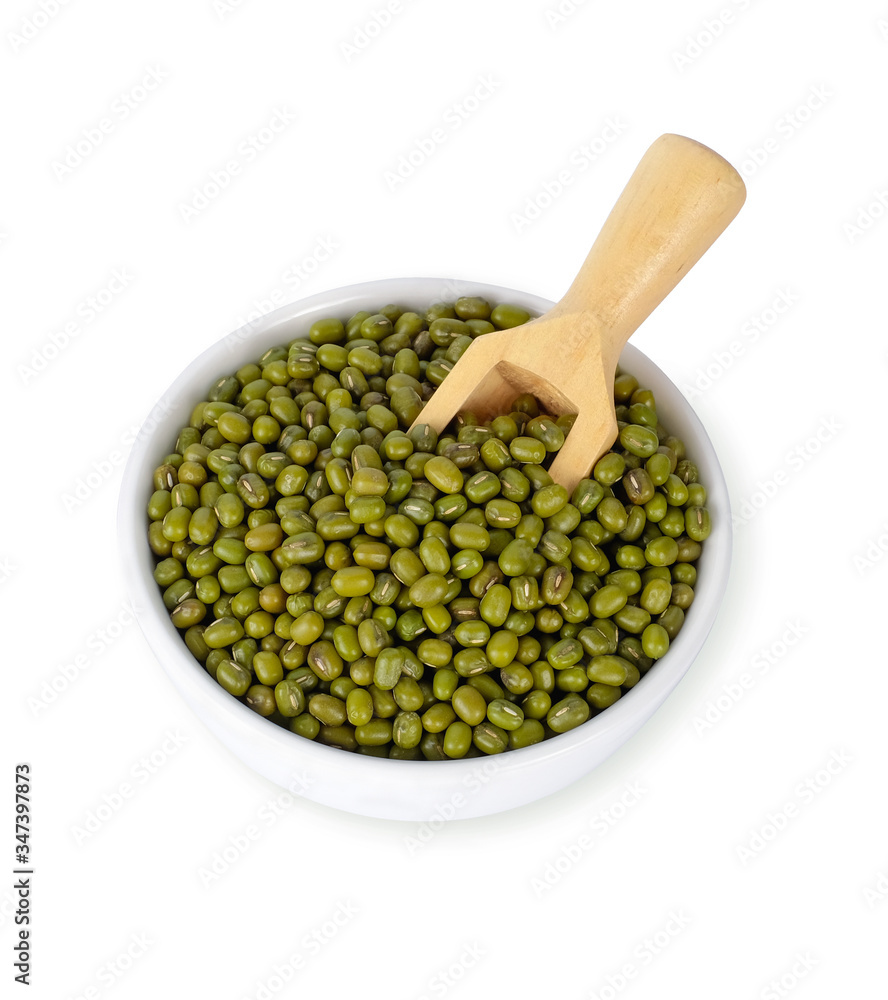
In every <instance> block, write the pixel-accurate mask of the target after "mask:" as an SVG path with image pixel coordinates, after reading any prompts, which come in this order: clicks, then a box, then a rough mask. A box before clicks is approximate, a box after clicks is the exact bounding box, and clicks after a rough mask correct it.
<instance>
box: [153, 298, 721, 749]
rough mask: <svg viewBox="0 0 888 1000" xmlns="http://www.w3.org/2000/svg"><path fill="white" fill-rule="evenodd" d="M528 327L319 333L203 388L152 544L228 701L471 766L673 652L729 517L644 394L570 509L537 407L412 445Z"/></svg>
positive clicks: (525, 406)
mask: <svg viewBox="0 0 888 1000" xmlns="http://www.w3.org/2000/svg"><path fill="white" fill-rule="evenodd" d="M529 318H530V316H529V314H528V313H527V312H526V311H525V310H523V309H521V308H519V307H517V306H514V305H509V304H499V305H496V306H495V307H494V306H492V305H491V304H490V303H489V302H487V301H486V300H484V299H482V298H479V297H472V296H467V297H464V298H460V299H458V300H457V301H456V302H454V303H445V302H436V303H434V304H432V305H431V306H430V307H429V308H428V309H427V310H426V311H425V312H413V311H402V310H401V309H399V308H398V307H396V306H394V305H389V306H385V307H383V308H382V309H380V310H379V311H378V312H374V313H371V312H369V311H361V312H358V313H356V314H355V315H354V316H352V317H351V318H349V319H348V320H347V321H346V322H343V321H342V320H341V319H335V318H331V319H322V320H319V321H317V322H315V323H314V324H313V325H312V326H311V328H310V329H309V331H308V336H307V338H298V339H295V340H293V341H291V342H290V343H289V344H286V345H282V346H280V347H275V348H272V349H271V350H268V351H266V352H265V353H264V354H263V355H262V357H260V358H258V360H257V361H256V362H255V363H251V364H246V365H244V366H243V367H242V368H240V369H239V370H238V371H236V372H235V373H234V374H231V375H225V376H223V377H221V378H219V379H218V380H217V381H216V382H215V383H214V384H213V385H212V386H210V387H209V390H208V392H207V395H206V398H205V399H204V400H202V401H201V402H199V403H198V404H197V405H196V406H195V407H194V410H193V412H192V414H191V417H190V420H189V422H188V425H187V426H186V427H183V428H182V429H181V431H180V432H179V435H178V439H177V440H176V442H175V447H174V449H173V451H172V452H171V453H170V454H169V455H167V456H166V457H165V458H164V460H163V461H162V463H161V464H160V465H159V466H158V468H157V469H155V471H154V476H153V479H154V482H153V487H154V492H153V493H152V495H151V498H150V500H149V502H148V505H147V513H148V518H149V523H148V541H149V544H150V547H151V551H152V552H153V554H154V558H155V567H154V578H155V580H156V582H157V584H158V585H159V586H160V587H161V588H162V592H163V602H164V604H165V606H166V608H167V610H168V612H169V615H170V619H171V621H172V623H173V625H174V626H175V627H176V628H177V629H179V630H180V632H181V635H182V637H183V639H184V642H185V644H186V645H187V647H188V649H189V650H190V651H191V653H192V654H193V656H194V657H195V658H196V659H197V660H198V661H199V662H200V663H201V664H203V667H204V668H205V669H206V671H207V672H208V673H209V674H210V675H211V676H212V677H213V678H214V679H215V680H216V681H217V682H218V683H219V684H220V685H221V686H222V687H223V688H224V689H225V690H226V691H227V692H229V693H230V694H231V695H232V696H233V697H235V698H238V699H239V700H240V701H241V702H243V703H244V704H245V705H247V706H249V708H251V709H252V710H253V711H254V712H257V713H258V714H259V715H261V716H264V717H265V718H267V719H268V720H270V721H271V722H273V723H276V724H277V725H279V726H282V727H284V728H287V729H289V730H290V731H291V732H293V733H295V734H298V735H299V736H302V737H304V738H306V739H310V740H316V741H318V742H320V743H323V744H326V745H328V746H331V747H336V748H339V749H342V750H350V751H357V752H358V753H364V754H371V755H374V756H380V757H390V758H397V759H406V760H417V759H424V760H446V759H454V758H462V757H476V756H480V755H485V754H498V753H501V752H503V751H505V750H511V749H520V748H522V747H527V746H530V745H532V744H535V743H539V742H541V741H542V740H545V739H548V738H551V737H554V736H557V735H558V734H559V733H564V732H567V731H568V730H571V729H574V728H575V727H577V726H579V725H582V724H583V723H584V722H586V721H587V720H588V719H590V718H591V717H594V716H595V715H597V714H599V713H600V712H602V711H604V710H605V709H607V708H608V707H609V706H611V705H613V704H614V702H616V701H617V700H618V699H619V698H620V697H621V696H622V695H623V694H624V693H625V692H626V691H628V690H629V689H630V688H632V687H633V686H634V685H635V684H637V683H638V681H639V680H640V678H641V677H642V676H643V675H644V674H645V672H646V671H647V670H648V669H650V668H651V666H652V665H653V664H654V662H655V661H656V660H657V659H659V658H660V657H662V656H663V655H664V654H665V653H666V652H667V650H668V648H669V644H670V641H671V640H672V639H674V638H675V636H676V635H677V634H678V631H679V629H680V628H681V626H682V622H683V620H684V616H685V612H686V611H687V609H688V607H689V606H690V605H691V602H692V601H693V599H694V589H693V588H694V585H695V582H696V575H697V574H696V567H695V562H696V560H697V559H698V557H699V555H700V552H701V543H702V542H703V541H704V540H705V539H706V537H707V536H708V534H709V531H710V517H709V512H708V510H707V508H706V490H705V488H704V487H703V485H701V484H700V483H699V482H698V481H697V478H698V474H697V468H696V466H695V465H694V464H693V462H691V461H690V460H689V459H688V458H687V457H686V456H685V449H684V445H683V444H682V442H681V441H680V440H678V439H677V438H676V437H674V436H672V435H671V434H670V433H669V432H668V431H667V430H666V429H665V428H664V427H663V426H662V425H661V424H660V422H659V420H658V417H657V411H656V403H655V400H654V397H653V394H652V393H651V392H650V391H649V390H647V389H645V388H642V387H640V386H639V384H638V382H637V380H636V379H635V378H634V377H633V376H632V375H631V374H629V373H627V372H624V371H620V372H618V373H617V376H616V379H615V382H614V401H615V405H616V412H617V420H618V428H619V435H618V438H617V440H616V441H615V442H614V445H613V447H612V448H611V450H610V451H609V452H607V453H606V454H605V455H604V456H603V457H602V458H601V459H600V460H599V461H598V462H597V464H596V465H595V466H594V469H593V471H592V475H591V478H588V479H584V480H582V481H581V482H580V483H579V485H578V486H577V487H576V489H575V490H574V491H573V492H572V494H570V495H569V494H568V492H567V490H566V489H565V488H564V487H563V486H561V485H559V484H558V483H555V482H553V480H552V478H551V476H550V475H549V473H548V472H547V471H546V470H547V467H548V466H549V465H550V464H551V460H552V457H553V455H554V454H555V453H556V452H557V451H558V449H559V448H560V447H561V445H562V444H563V443H564V439H565V435H566V434H567V433H569V431H570V427H571V423H572V418H571V417H570V416H558V417H553V416H550V415H547V414H545V413H541V412H540V410H539V406H538V404H537V401H536V400H535V399H534V398H533V397H532V396H528V395H521V396H518V397H517V398H516V399H515V400H514V402H513V404H512V410H511V412H509V413H506V414H503V415H501V416H497V417H496V418H495V419H493V420H491V421H489V422H488V423H483V422H481V421H479V420H478V419H476V417H475V416H474V415H473V414H471V413H462V414H460V415H459V416H458V418H457V419H456V421H454V423H453V424H452V425H451V426H450V427H449V428H448V430H447V431H446V432H445V433H443V434H441V435H438V434H436V433H435V432H434V431H432V430H431V428H430V427H429V426H428V425H424V424H422V423H418V424H417V426H416V427H414V428H413V429H412V430H410V429H409V428H410V427H411V425H412V424H413V423H414V421H415V420H416V418H417V417H419V416H420V414H421V412H422V408H423V405H424V404H425V402H426V401H427V400H428V399H429V397H430V396H431V394H432V393H433V392H434V391H435V388H436V387H437V386H439V385H440V384H441V382H442V381H443V380H444V378H446V376H447V373H448V372H449V371H450V370H451V369H452V367H453V365H454V364H455V363H456V362H457V360H458V359H459V357H460V356H461V355H462V353H463V352H464V351H465V350H466V349H467V348H468V346H469V345H470V344H471V343H472V340H473V339H474V338H475V337H479V336H483V335H484V334H485V333H488V332H490V331H493V330H497V329H508V328H511V327H514V326H518V325H520V324H521V323H525V322H527V320H528V319H529Z"/></svg>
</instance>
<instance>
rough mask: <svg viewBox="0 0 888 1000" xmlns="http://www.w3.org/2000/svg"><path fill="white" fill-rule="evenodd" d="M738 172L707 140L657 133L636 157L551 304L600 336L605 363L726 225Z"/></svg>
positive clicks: (742, 194)
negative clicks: (600, 225) (564, 286)
mask: <svg viewBox="0 0 888 1000" xmlns="http://www.w3.org/2000/svg"><path fill="white" fill-rule="evenodd" d="M745 200H746V186H745V185H744V183H743V179H742V178H741V177H740V175H739V174H738V173H737V171H736V170H735V169H734V168H733V167H732V166H731V164H730V163H728V162H727V160H724V159H723V158H722V157H721V156H719V155H718V153H716V152H714V151H713V150H711V149H710V148H709V147H708V146H704V145H703V144H702V143H699V142H696V141H695V140H693V139H687V138H685V137H684V136H680V135H672V134H666V135H662V136H660V138H659V139H657V140H656V141H655V142H654V143H653V144H652V145H651V146H650V148H649V149H648V150H647V152H646V153H645V154H644V156H643V157H642V159H641V161H640V162H639V164H638V166H637V167H636V169H635V172H634V173H633V174H632V176H631V177H630V178H629V182H628V183H627V185H626V187H625V188H624V189H623V192H622V193H621V195H620V197H619V198H618V199H617V202H616V204H615V205H614V207H613V209H612V210H611V213H610V215H609V216H608V217H607V220H606V221H605V223H604V226H603V228H602V230H601V232H600V233H599V235H598V238H597V239H596V240H595V243H594V244H593V245H592V249H591V250H590V251H589V254H588V256H587V257H586V260H585V262H584V264H583V266H582V267H581V268H580V271H579V273H578V274H577V276H576V278H575V279H574V282H573V284H572V285H571V286H570V288H569V289H568V290H567V292H566V294H565V295H564V297H563V298H562V299H561V301H560V302H559V303H558V305H557V306H556V307H555V309H554V310H553V311H552V312H553V313H555V314H559V315H571V316H575V317H576V320H577V322H576V324H575V327H574V328H575V329H578V330H582V331H585V332H586V333H587V334H588V333H589V332H591V331H592V330H597V331H598V332H599V335H600V337H601V351H602V361H603V362H604V367H605V370H608V369H610V370H613V369H614V368H615V367H616V363H617V360H618V359H619V356H620V351H621V350H622V348H623V346H624V345H625V343H626V341H627V340H628V339H629V337H630V336H631V335H632V333H633V332H634V331H635V330H636V329H637V328H638V327H639V326H640V325H641V323H643V322H644V320H645V319H646V318H647V317H648V316H649V315H650V313H651V312H652V311H653V310H654V309H655V308H656V306H657V305H659V303H660V302H661V301H662V300H663V299H664V298H665V297H666V295H668V294H669V292H670V291H672V289H673V288H674V287H675V286H676V285H677V284H678V282H679V281H681V279H682V278H683V277H684V275H685V274H687V272H688V271H689V270H690V269H691V267H693V265H694V264H696V262H697V261H698V260H699V259H700V257H701V256H702V255H703V254H704V253H705V252H706V250H708V249H709V247H710V246H711V245H712V244H713V243H714V242H715V240H716V239H717V238H718V236H719V235H720V234H721V233H722V232H723V231H724V229H725V228H726V227H727V226H728V224H729V223H730V221H731V220H732V219H733V218H734V216H735V215H736V214H737V212H739V211H740V208H741V206H742V205H743V202H744V201H745Z"/></svg>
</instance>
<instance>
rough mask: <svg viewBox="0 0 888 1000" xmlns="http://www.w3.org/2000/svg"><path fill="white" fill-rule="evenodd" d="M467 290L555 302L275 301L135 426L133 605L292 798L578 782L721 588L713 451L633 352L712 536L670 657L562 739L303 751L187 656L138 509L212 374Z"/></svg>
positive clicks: (394, 805)
mask: <svg viewBox="0 0 888 1000" xmlns="http://www.w3.org/2000/svg"><path fill="white" fill-rule="evenodd" d="M466 294H477V295H482V296H484V297H486V298H488V299H490V300H491V301H493V302H513V303H517V304H519V305H521V306H524V307H525V308H526V309H528V310H529V311H530V312H532V313H536V314H539V313H542V312H545V311H546V310H547V309H548V308H550V306H551V305H552V303H551V302H548V301H546V300H545V299H542V298H540V297H538V296H535V295H528V294H526V293H524V292H519V291H515V290H514V289H510V288H502V287H499V286H496V285H487V284H482V283H477V282H468V281H454V280H451V281H446V280H443V279H440V278H406V279H388V280H382V281H371V282H366V283H364V284H359V285H350V286H348V287H345V288H338V289H333V290H331V291H327V292H321V293H319V294H317V295H313V296H311V297H310V298H307V299H303V300H302V301H300V302H294V303H292V304H291V305H286V306H282V307H281V308H280V309H277V310H276V311H275V312H272V313H269V314H268V315H267V316H264V317H262V318H261V319H260V320H257V321H255V322H254V323H252V324H250V325H248V326H246V327H243V328H241V329H240V330H238V331H236V332H235V333H233V334H231V335H230V336H228V337H226V338H224V339H223V340H221V341H219V342H218V343H216V344H214V345H213V346H212V347H210V348H208V349H207V350H206V351H204V353H203V354H201V355H200V356H199V357H197V358H195V360H194V361H192V362H191V363H190V364H189V365H188V366H187V368H186V369H185V371H184V372H183V373H182V374H181V375H179V377H178V378H177V379H176V380H175V381H174V382H173V384H172V385H171V386H170V387H169V388H168V389H167V390H166V392H165V393H164V394H163V396H162V397H161V399H160V401H159V403H158V404H157V406H156V407H155V408H154V410H153V411H152V413H151V414H150V415H149V417H148V418H147V420H146V421H145V424H144V426H143V428H142V431H141V432H140V434H139V436H138V438H137V440H136V442H135V445H134V447H133V451H132V454H131V455H130V458H129V461H128V463H127V466H126V471H125V475H124V478H123V486H122V490H121V496H120V507H119V517H118V526H119V535H120V545H121V549H122V554H123V558H124V565H125V566H126V567H127V571H128V574H129V579H128V584H129V588H130V591H131V595H132V598H133V603H134V606H135V607H136V609H137V615H138V619H139V623H140V625H141V627H142V630H143V631H144V633H145V636H146V638H147V639H148V642H149V644H150V646H151V648H152V650H153V651H154V653H155V655H156V656H157V659H158V660H159V661H160V664H161V666H162V667H163V668H164V670H165V671H166V673H167V675H168V676H169V678H170V680H171V681H172V682H173V684H174V685H175V687H176V688H177V689H178V690H179V692H180V694H181V695H182V697H183V698H184V699H185V700H186V701H187V702H188V704H189V705H190V706H191V708H192V709H193V710H194V712H195V713H196V714H197V715H198V716H199V717H200V719H201V720H202V721H203V722H204V723H205V724H206V725H207V727H208V728H209V729H210V730H211V731H212V732H213V733H214V734H215V735H216V736H217V737H218V738H219V739H220V740H221V741H222V742H223V743H224V744H225V745H226V746H227V747H228V748H229V749H230V750H231V751H232V752H233V753H234V754H236V755H237V756H238V757H239V758H241V760H243V761H244V762H245V763H246V764H248V765H249V766H250V767H251V768H253V769H255V770H256V771H258V772H259V773H260V774H262V775H264V776H265V777H266V778H268V779H270V780H271V781H273V782H276V783H277V784H279V785H281V786H282V787H284V788H286V789H288V790H290V791H291V792H293V793H294V794H300V795H304V796H305V797H307V798H309V799H312V800H314V801H316V802H321V803H324V804H325V805H328V806H333V807H336V808H339V809H344V810H347V811H349V812H353V813H359V814H362V815H366V816H375V817H382V818H387V819H400V820H413V821H419V822H424V821H427V820H438V819H449V818H460V819H462V818H468V817H472V816H484V815H487V814H490V813H495V812H500V811H503V810H506V809H511V808H514V807H516V806H521V805H525V804H527V803H529V802H533V801H535V800H537V799H540V798H542V797H543V796H546V795H549V794H551V793H552V792H556V791H559V790H560V789H562V788H564V787H566V786H567V785H569V784H571V783H572V782H574V781H576V780H577V779H578V778H580V777H582V776H583V775H585V774H587V773H588V772H589V771H591V770H592V769H593V768H594V767H596V766H597V765H598V764H600V763H601V762H602V761H603V760H604V759H605V758H607V757H608V756H609V755H610V754H612V753H613V752H614V751H615V750H616V749H617V748H618V747H619V746H620V745H621V744H623V743H624V742H625V741H626V740H628V739H629V738H630V737H631V736H632V735H633V734H634V733H635V732H636V731H637V730H638V729H639V728H640V727H641V726H642V725H643V724H644V723H645V722H646V721H647V720H648V719H649V718H650V717H651V715H653V713H654V712H655V711H656V710H657V708H659V706H660V705H661V704H662V703H663V701H664V700H665V699H666V697H667V696H668V695H669V693H670V692H671V691H672V690H673V688H674V687H675V686H676V684H678V682H679V681H680V680H681V678H682V677H683V676H684V674H685V672H686V671H687V669H688V668H689V667H690V665H691V663H692V662H693V660H694V658H695V657H696V655H697V653H698V652H699V651H700V648H701V647H702V645H703V642H704V640H705V639H706V636H707V634H708V633H709V630H710V628H711V626H712V624H713V622H714V620H715V616H716V613H717V611H718V607H719V605H720V603H721V599H722V596H723V594H724V590H725V587H726V585H727V579H728V572H729V566H730V558H731V518H730V509H729V502H728V492H727V487H726V485H725V481H724V477H723V475H722V471H721V468H720V467H719V463H718V459H717V457H716V454H715V451H714V449H713V447H712V443H711V442H710V440H709V438H708V436H707V435H706V431H705V430H704V428H703V426H702V424H701V423H700V421H699V419H698V418H697V416H696V414H695V413H694V412H693V410H692V409H691V407H690V405H689V404H688V402H687V401H686V400H685V398H684V397H683V396H682V395H681V393H680V392H679V390H678V389H677V387H676V386H675V385H673V383H672V382H670V381H669V379H668V378H667V377H666V375H664V374H663V372H662V371H661V370H660V369H659V368H658V367H657V366H656V365H654V364H653V362H651V361H650V360H649V359H648V358H647V357H645V356H644V355H643V354H642V353H641V352H640V351H638V350H636V349H635V348H634V347H632V346H631V345H629V346H627V347H626V349H625V352H624V354H623V356H622V361H621V364H622V366H623V367H625V369H626V370H627V371H630V372H632V374H634V375H635V376H636V377H637V378H638V380H639V382H640V383H641V384H642V385H643V386H645V387H647V388H650V389H652V390H653V391H654V394H655V396H656V400H657V411H658V414H659V415H660V416H661V418H662V421H663V423H664V425H665V426H666V427H668V428H669V430H670V431H671V432H672V433H674V434H676V435H678V436H679V437H680V438H682V439H683V440H684V442H685V444H686V445H687V449H688V454H689V456H691V457H692V458H693V460H694V461H695V462H696V463H697V465H698V467H699V469H700V477H701V481H702V482H703V483H704V484H705V485H706V487H707V490H708V493H709V500H708V506H709V507H710V510H711V512H712V521H713V531H712V534H711V536H710V537H709V539H708V540H707V542H706V544H705V545H704V547H703V554H702V556H701V558H700V561H699V563H698V580H697V584H696V586H695V595H696V596H695V599H694V604H693V605H692V607H691V609H690V610H689V612H688V614H687V617H686V620H685V624H684V626H683V628H682V630H681V632H680V633H679V635H678V636H677V638H676V640H675V641H674V642H673V643H672V646H671V648H670V650H669V652H668V653H667V655H666V656H665V657H664V658H663V659H662V660H660V661H659V662H658V663H656V664H655V665H654V666H653V667H652V668H651V670H650V671H649V672H648V673H647V674H646V675H645V676H644V677H643V678H642V680H641V681H640V682H639V683H638V684H637V685H636V686H635V687H634V688H632V690H630V691H629V692H627V693H626V694H625V695H624V696H623V697H622V698H620V700H619V701H617V702H616V704H615V705H613V706H612V707H610V708H608V709H607V710H606V711H604V712H602V713H601V714H600V715H598V716H596V717H595V718H593V719H591V720H590V721H589V722H587V723H586V724H584V725H582V726H580V727H578V728H577V729H574V730H572V731H571V732H568V733H564V734H562V735H560V736H558V737H555V738H553V739H550V740H546V741H544V742H543V743H540V744H537V745H535V746H532V747H527V748H525V749H521V750H510V751H508V752H507V753H504V754H501V755H499V756H496V757H488V758H473V759H469V760H454V761H434V762H432V761H424V760H420V761H399V760H383V759H379V758H374V757H368V756H363V755H360V754H354V753H347V752H343V751H340V750H335V749H332V748H330V747H327V746H323V745H321V744H318V743H313V742H311V741H310V740H306V739H303V738H301V737H298V736H295V735H293V734H292V733H290V732H288V731H286V730H284V729H282V728H280V727H278V726H276V725H274V724H273V723H270V722H268V721H267V720H265V719H263V718H261V717H260V716H258V715H256V714H255V713H254V712H252V711H251V710H250V709H249V708H247V707H246V706H245V705H243V704H241V703H240V702H239V701H237V700H236V699H235V698H232V697H231V695H229V694H228V693H227V692H226V691H224V690H223V689H222V688H221V687H220V686H219V685H218V684H217V683H216V682H215V681H214V680H213V679H212V678H211V677H210V675H209V674H208V673H207V672H206V671H205V670H204V669H203V668H202V666H201V665H200V664H199V663H198V662H197V661H196V660H195V659H194V658H193V657H192V655H191V653H190V652H189V651H188V649H187V648H186V646H185V644H184V643H183V641H182V637H181V635H180V634H179V632H178V631H177V630H176V629H175V628H174V626H173V625H172V624H171V622H170V620H169V616H168V614H167V612H166V609H165V608H164V605H163V602H162V600H161V593H160V589H159V588H158V587H157V585H156V584H155V582H154V579H153V576H152V569H153V557H152V555H151V552H150V550H149V548H148V544H147V541H146V530H147V522H146V515H145V507H146V503H147V501H148V498H149V496H150V494H151V490H152V486H151V482H152V470H153V469H154V468H155V467H156V466H157V465H158V464H159V462H160V460H161V459H162V457H163V456H164V455H166V454H168V453H169V452H170V451H171V450H172V448H173V445H174V442H175V439H176V436H177V433H178V431H179V429H180V428H181V427H182V426H183V425H184V424H186V423H187V421H188V417H189V415H190V413H191V410H192V408H193V406H194V404H195V403H196V402H198V401H199V400H200V399H203V398H204V394H205V392H206V390H207V388H208V386H209V385H210V384H211V383H212V382H213V381H214V380H215V379H217V378H219V377H220V376H222V375H227V374H230V373H231V372H233V371H235V370H237V369H238V368H239V367H240V366H241V365H243V364H245V363H247V362H249V361H253V360H255V359H256V358H258V357H259V356H260V355H261V354H262V353H263V352H264V351H265V350H267V349H268V348H269V347H272V346H275V345H278V344H283V343H286V342H287V341H289V340H292V339H293V338H294V337H298V336H302V335H304V334H306V333H307V331H308V328H309V326H310V325H311V324H312V323H313V322H314V321H315V320H316V319H320V318H321V317H324V316H330V315H334V316H337V315H338V316H341V317H342V318H343V319H345V318H346V317H347V316H349V315H351V314H353V313H354V312H356V311H357V310H359V309H362V308H369V309H378V308H381V307H382V306H383V305H385V304H386V303H388V302H395V303H397V304H398V305H399V306H401V307H402V308H405V309H409V308H413V309H419V310H423V309H425V308H427V307H428V306H429V305H430V304H431V303H432V302H434V301H439V300H441V299H450V300H451V301H452V300H454V299H455V298H457V297H458V296H459V295H466Z"/></svg>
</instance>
